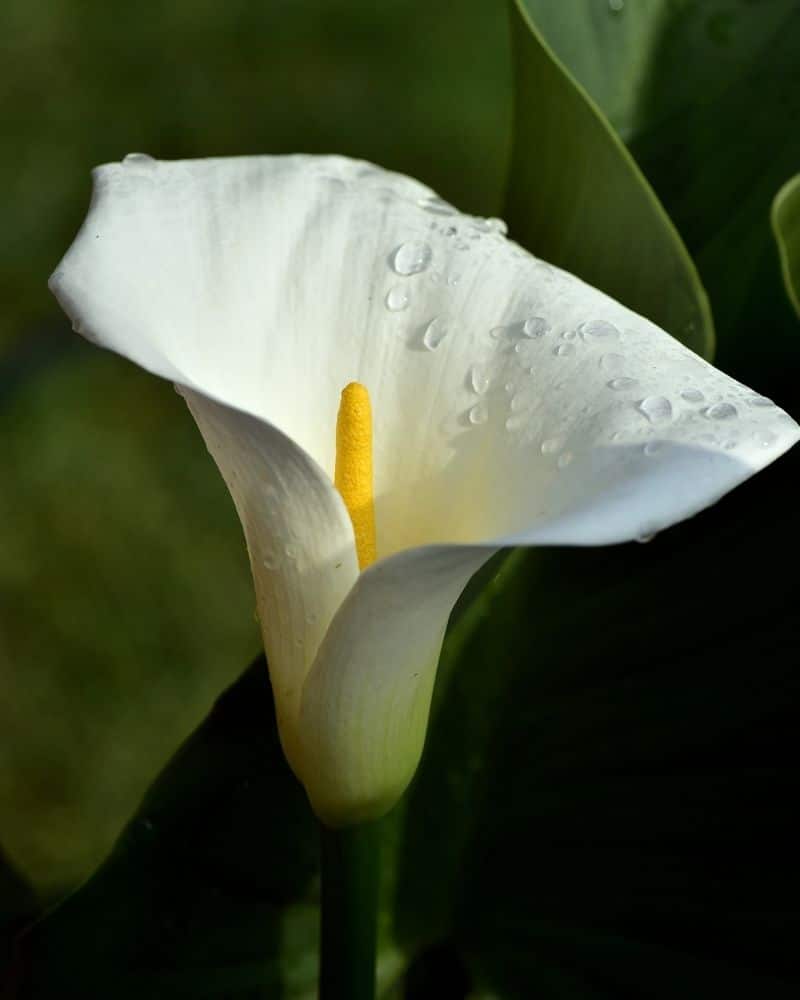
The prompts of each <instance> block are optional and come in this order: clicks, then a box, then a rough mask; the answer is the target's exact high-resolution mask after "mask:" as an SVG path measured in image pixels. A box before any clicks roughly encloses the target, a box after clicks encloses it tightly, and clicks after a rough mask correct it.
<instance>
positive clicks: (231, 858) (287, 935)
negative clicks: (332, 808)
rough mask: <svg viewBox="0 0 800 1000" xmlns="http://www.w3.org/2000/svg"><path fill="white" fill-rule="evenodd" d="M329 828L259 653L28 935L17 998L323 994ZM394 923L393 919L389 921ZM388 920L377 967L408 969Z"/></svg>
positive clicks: (388, 972)
mask: <svg viewBox="0 0 800 1000" xmlns="http://www.w3.org/2000/svg"><path fill="white" fill-rule="evenodd" d="M317 842H318V829H317V824H316V821H315V819H314V817H313V814H312V813H311V811H310V808H309V806H308V802H307V800H306V796H305V793H304V791H303V789H302V787H301V786H300V784H299V783H298V782H297V781H296V779H295V778H294V776H293V775H292V773H291V772H290V770H289V767H288V765H287V764H286V761H285V759H284V757H283V753H282V751H281V748H280V744H279V741H278V735H277V726H276V724H275V718H274V709H273V704H272V697H271V694H270V689H269V681H268V675H267V668H266V663H265V661H264V658H263V656H262V657H260V658H259V659H258V660H257V661H256V662H255V663H254V664H253V665H252V666H251V667H250V668H249V669H248V670H247V671H246V672H245V673H244V674H243V676H242V678H241V679H240V680H239V681H238V682H237V683H236V684H234V685H233V686H232V687H231V688H230V689H229V690H228V691H227V692H226V693H225V694H224V695H223V696H222V697H221V698H220V699H219V701H218V702H217V704H216V706H215V707H214V709H213V711H212V713H211V714H210V716H209V717H208V719H207V720H206V721H205V722H204V723H203V725H202V726H201V727H200V728H199V729H198V730H197V732H196V733H195V734H194V735H193V736H192V737H191V738H190V739H189V740H188V741H187V742H186V744H185V745H184V746H183V747H182V748H181V750H180V751H179V752H178V753H177V754H176V756H175V757H174V758H173V760H172V761H171V762H170V764H169V765H168V766H167V768H166V769H165V771H164V772H163V773H162V774H161V776H160V777H159V778H158V780H157V781H156V782H155V784H154V785H153V787H152V788H151V789H150V791H149V793H148V795H147V796H146V798H145V800H144V802H143V803H142V806H141V808H140V809H139V811H138V813H137V815H136V816H135V817H134V819H133V820H132V821H131V822H130V823H129V824H128V826H127V828H126V829H125V831H124V832H123V834H122V836H121V837H120V839H119V841H118V842H117V844H116V846H115V848H114V851H113V853H112V855H111V856H110V857H109V858H108V860H107V861H106V862H105V863H104V864H103V865H102V866H101V867H100V869H99V870H98V871H97V872H96V873H95V874H94V875H93V876H92V877H91V878H90V879H89V880H88V881H87V882H86V883H85V884H84V885H83V886H81V887H80V888H78V889H77V890H76V891H75V892H73V894H72V895H71V896H69V897H68V898H67V899H66V900H64V901H63V902H62V903H61V904H60V905H59V906H56V907H55V908H54V909H53V910H52V911H51V912H50V913H49V914H48V915H46V916H45V917H44V918H43V919H41V920H40V921H39V923H38V924H37V925H36V926H35V927H34V928H33V929H32V930H31V931H30V932H29V933H28V934H27V935H25V936H24V938H23V948H22V950H21V952H20V954H19V956H18V960H17V965H16V967H15V969H14V970H13V974H14V975H15V976H16V977H17V978H18V980H19V981H20V982H21V983H22V986H21V992H20V994H19V995H20V997H23V998H28V1000H32V998H39V997H41V998H49V997H56V996H61V995H63V992H62V984H63V983H69V984H70V989H71V990H72V991H73V993H72V994H71V995H75V996H82V997H91V998H94V997H97V998H100V997H108V996H114V997H120V998H123V1000H124V998H128V997H130V998H131V1000H133V998H140V997H143V996H158V997H165V998H172V997H187V998H188V997H220V998H225V1000H240V998H241V1000H245V998H246V1000H251V998H255V997H258V998H263V997H298V998H300V997H307V998H311V997H313V996H315V994H316V976H317V942H318V931H319V928H318V923H319V911H318V895H319V881H318V868H319V865H318V843H317ZM384 924H385V919H384ZM400 962H401V958H400V953H399V952H397V951H396V950H395V949H393V948H392V947H391V945H390V943H389V941H388V938H387V935H386V931H385V928H384V934H383V944H382V947H381V951H380V957H379V976H380V980H381V982H382V983H389V982H390V981H391V980H392V979H393V978H394V977H395V976H396V974H397V971H398V968H399V966H400Z"/></svg>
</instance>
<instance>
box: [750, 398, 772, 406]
mask: <svg viewBox="0 0 800 1000" xmlns="http://www.w3.org/2000/svg"><path fill="white" fill-rule="evenodd" d="M747 402H748V403H749V404H750V405H751V406H759V407H761V406H763V407H767V406H775V403H773V402H772V400H771V399H768V398H767V397H766V396H751V397H750V399H748V401H747Z"/></svg>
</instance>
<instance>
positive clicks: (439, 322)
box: [422, 316, 449, 351]
mask: <svg viewBox="0 0 800 1000" xmlns="http://www.w3.org/2000/svg"><path fill="white" fill-rule="evenodd" d="M448 332H449V329H448V326H447V320H446V319H445V318H444V316H434V317H433V319H432V320H431V321H430V323H428V325H427V326H426V327H425V333H424V334H423V336H422V343H423V345H424V347H425V348H426V349H427V350H429V351H435V350H436V348H437V347H438V346H439V344H441V342H442V341H443V340H444V338H445V337H446V336H447V334H448Z"/></svg>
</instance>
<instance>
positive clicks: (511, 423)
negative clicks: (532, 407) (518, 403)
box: [506, 413, 528, 431]
mask: <svg viewBox="0 0 800 1000" xmlns="http://www.w3.org/2000/svg"><path fill="white" fill-rule="evenodd" d="M527 422H528V414H527V413H513V414H512V415H511V416H510V417H509V418H508V419H507V420H506V430H507V431H518V430H521V429H522V428H523V427H524V426H525V424H527Z"/></svg>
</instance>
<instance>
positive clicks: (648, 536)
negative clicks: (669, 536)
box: [636, 531, 656, 545]
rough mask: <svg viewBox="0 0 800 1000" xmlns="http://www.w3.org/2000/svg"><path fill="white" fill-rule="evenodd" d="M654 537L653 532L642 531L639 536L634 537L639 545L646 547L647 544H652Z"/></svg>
mask: <svg viewBox="0 0 800 1000" xmlns="http://www.w3.org/2000/svg"><path fill="white" fill-rule="evenodd" d="M655 537H656V533H655V531H643V532H642V533H641V534H639V535H637V536H636V541H637V542H638V543H639V544H640V545H647V543H648V542H652V541H653V539H654V538H655Z"/></svg>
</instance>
